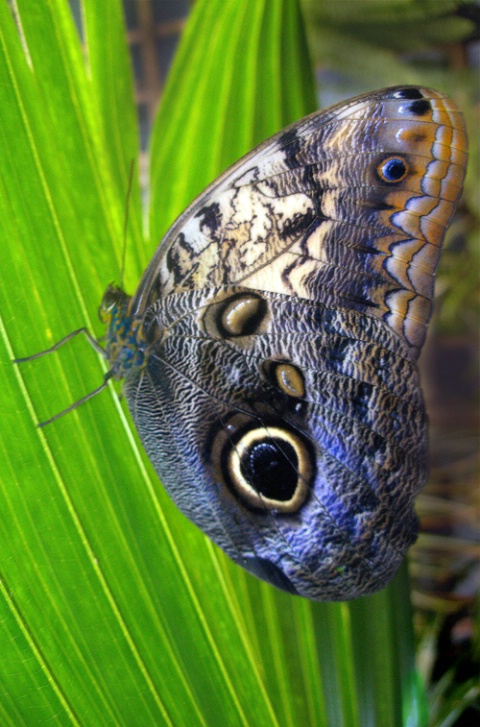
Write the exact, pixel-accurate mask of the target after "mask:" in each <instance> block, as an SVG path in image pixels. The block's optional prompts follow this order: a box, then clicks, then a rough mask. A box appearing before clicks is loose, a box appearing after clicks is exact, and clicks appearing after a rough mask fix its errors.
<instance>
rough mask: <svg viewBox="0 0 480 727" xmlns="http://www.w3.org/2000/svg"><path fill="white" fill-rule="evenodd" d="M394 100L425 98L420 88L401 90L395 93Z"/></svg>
mask: <svg viewBox="0 0 480 727" xmlns="http://www.w3.org/2000/svg"><path fill="white" fill-rule="evenodd" d="M393 97H394V98H404V99H409V100H412V101H413V100H414V99H419V98H423V96H422V93H421V91H420V90H419V89H418V88H401V89H399V90H398V91H395V93H394V94H393Z"/></svg>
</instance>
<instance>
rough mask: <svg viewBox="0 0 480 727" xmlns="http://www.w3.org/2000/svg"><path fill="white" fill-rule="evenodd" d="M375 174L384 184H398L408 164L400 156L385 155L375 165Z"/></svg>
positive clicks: (406, 171) (406, 172)
mask: <svg viewBox="0 0 480 727" xmlns="http://www.w3.org/2000/svg"><path fill="white" fill-rule="evenodd" d="M377 174H378V176H379V178H380V180H381V181H382V182H386V184H398V182H402V181H403V180H404V179H405V177H406V176H407V174H408V164H407V162H406V161H405V159H403V158H402V157H400V156H391V157H387V158H386V159H383V160H382V161H381V162H380V164H378V165H377Z"/></svg>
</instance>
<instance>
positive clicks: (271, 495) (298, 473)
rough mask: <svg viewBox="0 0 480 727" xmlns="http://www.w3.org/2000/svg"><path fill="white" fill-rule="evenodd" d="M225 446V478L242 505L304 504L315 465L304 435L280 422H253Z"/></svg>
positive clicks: (291, 508) (284, 508)
mask: <svg viewBox="0 0 480 727" xmlns="http://www.w3.org/2000/svg"><path fill="white" fill-rule="evenodd" d="M225 450H226V451H224V457H223V467H222V469H223V474H224V477H225V481H226V482H227V484H228V485H229V486H230V489H231V491H232V492H233V494H234V495H236V496H237V497H239V498H240V499H241V500H242V501H243V502H244V504H245V505H247V506H249V507H251V508H253V509H256V510H257V509H258V510H276V511H278V512H283V513H295V512H297V511H298V510H299V509H300V507H301V506H302V505H303V504H304V502H305V500H306V499H307V496H308V494H309V491H310V485H311V482H312V479H313V471H314V466H313V458H312V452H311V450H310V446H309V445H308V442H307V441H306V440H305V439H304V438H303V436H301V435H300V434H298V433H297V432H294V431H292V430H290V429H287V428H285V427H283V426H257V425H255V426H254V427H250V428H249V429H247V430H246V431H244V432H242V433H241V435H240V437H239V439H238V440H237V441H236V442H231V441H229V443H228V445H227V446H226V447H225Z"/></svg>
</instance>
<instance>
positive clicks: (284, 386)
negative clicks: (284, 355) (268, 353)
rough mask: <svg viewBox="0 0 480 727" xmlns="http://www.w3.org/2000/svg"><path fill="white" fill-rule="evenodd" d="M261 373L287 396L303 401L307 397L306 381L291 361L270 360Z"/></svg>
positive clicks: (265, 362) (264, 364)
mask: <svg viewBox="0 0 480 727" xmlns="http://www.w3.org/2000/svg"><path fill="white" fill-rule="evenodd" d="M261 372H262V374H263V375H264V376H265V378H266V379H267V380H268V381H269V382H270V383H271V384H273V385H274V386H276V387H277V388H278V389H280V391H281V392H282V393H284V394H286V395H287V396H290V397H293V398H296V399H302V398H303V397H304V396H305V379H304V376H303V373H302V371H301V370H300V369H299V367H298V366H295V364H292V363H290V362H289V361H282V360H279V361H276V360H275V359H268V360H266V361H264V362H263V364H262V366H261Z"/></svg>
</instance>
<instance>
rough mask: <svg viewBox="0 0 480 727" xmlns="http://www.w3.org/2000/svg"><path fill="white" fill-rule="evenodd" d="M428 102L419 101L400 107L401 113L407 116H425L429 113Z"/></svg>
mask: <svg viewBox="0 0 480 727" xmlns="http://www.w3.org/2000/svg"><path fill="white" fill-rule="evenodd" d="M430 108H431V107H430V101H427V100H426V99H421V100H418V101H412V103H409V104H407V105H406V106H402V108H401V111H402V112H403V113H405V114H408V116H425V115H426V114H428V112H429V111H430Z"/></svg>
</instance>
